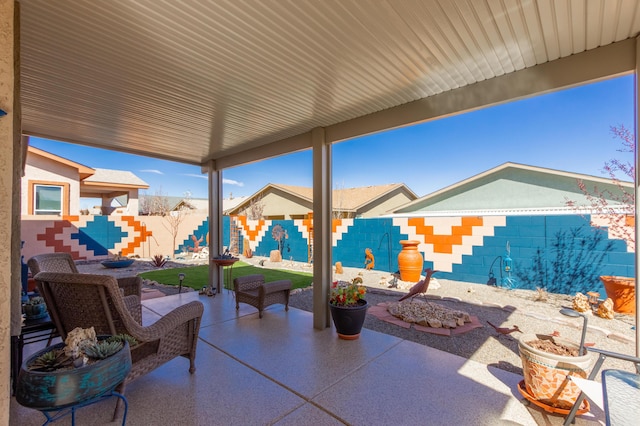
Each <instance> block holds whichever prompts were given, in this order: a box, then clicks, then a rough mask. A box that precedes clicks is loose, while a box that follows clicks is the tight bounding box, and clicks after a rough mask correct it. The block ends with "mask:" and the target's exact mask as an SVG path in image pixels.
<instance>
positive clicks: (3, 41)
mask: <svg viewBox="0 0 640 426" xmlns="http://www.w3.org/2000/svg"><path fill="white" fill-rule="evenodd" d="M18 7H19V5H18V4H17V3H16V2H14V1H12V0H2V1H0V109H2V110H3V111H4V112H6V113H7V115H5V116H3V117H0V152H2V155H0V198H1V199H2V200H3V201H2V203H0V240H2V242H3V244H4V246H5V248H6V250H5V252H4V254H3V255H2V256H0V383H2V386H0V425H8V424H9V401H10V397H11V392H10V385H11V380H10V366H11V364H10V359H11V356H10V349H9V348H10V347H11V345H10V342H11V336H12V335H14V336H17V335H18V334H19V333H20V311H19V309H20V293H19V292H16V289H19V288H20V281H19V280H18V279H17V277H19V276H20V257H19V247H20V227H19V226H20V224H19V220H16V219H17V218H18V217H19V216H18V214H17V213H18V212H19V208H18V207H19V203H20V197H19V196H18V191H17V184H18V180H19V176H20V174H21V172H22V162H21V158H22V154H21V149H22V148H21V143H20V135H21V129H20V104H19V99H20V96H19V87H20V85H19V75H20V73H19V61H18V58H19V45H20V42H19V20H18V19H17V17H18V16H17V11H18Z"/></svg>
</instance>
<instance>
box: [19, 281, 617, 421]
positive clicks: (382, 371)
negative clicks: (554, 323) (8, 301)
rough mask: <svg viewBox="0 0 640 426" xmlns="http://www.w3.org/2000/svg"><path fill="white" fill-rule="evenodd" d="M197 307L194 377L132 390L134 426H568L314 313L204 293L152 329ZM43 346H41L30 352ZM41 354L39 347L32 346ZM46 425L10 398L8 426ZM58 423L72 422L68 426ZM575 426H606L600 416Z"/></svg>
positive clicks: (157, 303) (93, 410) (449, 358)
mask: <svg viewBox="0 0 640 426" xmlns="http://www.w3.org/2000/svg"><path fill="white" fill-rule="evenodd" d="M191 300H201V301H202V302H203V303H204V305H205V311H204V316H203V319H202V326H201V329H200V341H199V343H198V353H197V360H196V361H197V362H196V365H197V371H196V373H195V374H193V375H191V374H189V372H188V368H189V363H188V360H186V359H183V358H178V359H175V360H173V361H171V362H169V363H167V364H165V365H164V366H162V367H160V368H158V369H157V370H155V371H153V372H151V373H150V374H147V375H146V376H143V377H141V378H139V379H137V380H135V381H134V382H133V383H131V384H130V385H129V386H128V387H127V391H126V396H127V399H128V402H129V412H128V417H127V424H128V425H340V424H353V425H392V424H393V425H416V424H433V425H441V424H442V425H500V424H511V425H513V424H518V425H536V424H537V425H561V424H562V422H563V417H562V416H558V415H552V414H548V413H546V412H544V411H543V410H541V409H540V408H538V407H535V406H533V405H530V404H529V403H527V402H526V401H523V399H522V396H521V395H520V393H519V392H518V390H517V384H518V382H519V381H520V380H521V379H522V377H521V376H519V375H515V374H513V373H510V372H507V371H504V370H500V369H497V368H495V367H491V366H487V365H484V364H481V363H478V362H475V361H471V360H467V359H465V358H462V357H459V356H457V355H452V354H449V353H446V352H442V351H439V350H436V349H433V348H430V347H427V346H424V345H420V344H416V343H413V342H409V341H406V340H402V339H399V338H397V337H394V336H389V335H386V334H382V333H378V332H374V331H371V330H367V329H364V330H363V332H362V334H361V337H360V339H358V340H355V341H345V340H340V339H338V337H337V334H336V332H335V330H334V329H333V328H328V329H325V330H315V329H314V328H313V326H312V323H313V321H312V314H311V313H309V312H305V311H301V310H297V309H293V308H292V309H290V310H289V311H288V312H286V311H285V310H284V306H282V305H273V306H270V307H269V308H268V309H267V310H266V311H265V314H264V317H263V318H262V319H260V318H258V313H257V310H256V309H254V308H253V307H251V306H248V305H244V304H241V305H240V311H239V312H236V310H235V301H234V298H233V294H232V293H229V292H227V291H225V292H224V293H223V294H220V295H218V296H216V297H206V296H199V295H198V294H197V293H196V292H190V293H183V294H180V295H175V296H167V297H161V298H157V299H150V300H147V301H145V302H144V306H145V308H144V323H145V324H150V323H152V322H153V321H155V320H156V319H157V318H158V317H159V315H163V314H165V313H167V312H169V311H170V310H171V309H173V308H174V307H176V306H178V305H180V304H183V303H186V302H188V301H191ZM29 346H34V347H29ZM29 346H27V347H26V348H25V356H27V352H26V351H29V352H33V351H35V350H37V349H39V348H38V347H37V345H29ZM114 406H115V399H113V398H111V399H107V400H104V401H101V402H99V403H97V404H94V405H91V406H88V407H83V408H81V409H80V410H78V413H77V415H76V424H77V425H101V424H114V423H110V420H111V415H112V413H113V407H114ZM44 420H45V418H44V416H43V415H42V414H41V413H40V412H38V411H35V410H31V409H28V408H25V407H22V406H20V405H19V404H17V403H16V401H15V398H12V400H11V412H10V424H11V425H21V426H29V425H41V424H42V423H44ZM56 424H60V425H66V424H71V420H70V418H65V419H63V420H61V421H59V422H57V423H56ZM115 424H119V423H115ZM576 424H577V425H595V424H604V414H603V413H602V412H600V411H597V408H595V409H592V412H591V413H588V414H586V415H584V416H582V417H580V418H579V419H578V420H577V422H576Z"/></svg>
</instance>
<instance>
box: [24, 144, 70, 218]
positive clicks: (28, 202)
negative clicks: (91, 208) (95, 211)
mask: <svg viewBox="0 0 640 426" xmlns="http://www.w3.org/2000/svg"><path fill="white" fill-rule="evenodd" d="M33 183H39V184H47V183H51V184H55V185H66V186H67V187H68V189H69V192H68V194H67V193H65V194H64V196H63V198H64V199H63V204H64V205H66V206H67V208H68V210H67V211H65V214H70V215H77V214H79V213H80V183H79V176H78V170H77V169H75V168H73V167H70V166H67V165H65V164H61V163H58V162H56V161H53V160H51V159H48V158H44V157H41V156H39V155H28V156H27V163H26V166H25V176H24V177H23V179H22V181H21V189H22V192H21V200H22V208H21V212H22V215H29V214H33V211H30V207H31V208H33V199H30V197H32V196H33V190H32V186H33Z"/></svg>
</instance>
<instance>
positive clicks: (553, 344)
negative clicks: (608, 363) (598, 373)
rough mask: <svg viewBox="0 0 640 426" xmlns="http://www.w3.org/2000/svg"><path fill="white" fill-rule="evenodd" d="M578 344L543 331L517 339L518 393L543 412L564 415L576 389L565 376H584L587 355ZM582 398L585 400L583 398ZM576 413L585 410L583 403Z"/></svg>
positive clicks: (575, 393)
mask: <svg viewBox="0 0 640 426" xmlns="http://www.w3.org/2000/svg"><path fill="white" fill-rule="evenodd" d="M581 347H582V346H581V345H578V344H575V343H572V342H569V341H567V340H565V339H561V338H559V337H555V336H551V335H544V334H531V333H528V334H523V335H522V336H521V337H520V340H519V342H518V352H519V353H520V358H521V360H522V370H523V374H524V380H523V382H524V383H522V382H521V384H520V386H519V390H520V392H521V393H522V395H523V396H524V397H525V398H527V399H528V400H530V401H532V402H533V403H535V404H536V405H538V406H540V407H542V408H544V409H545V410H546V411H549V412H555V413H560V414H568V413H569V410H570V409H571V407H572V406H573V404H574V403H575V402H576V399H577V398H578V396H579V395H580V388H578V386H577V385H576V384H575V383H574V382H573V381H571V380H569V379H568V378H567V376H576V377H580V378H583V379H586V378H587V375H588V374H589V370H590V369H591V364H592V357H591V354H589V353H586V352H585V351H582V350H581ZM585 401H586V400H585ZM584 404H585V405H584V406H583V407H584V408H582V409H581V410H579V411H578V413H579V414H584V413H585V412H587V411H589V406H588V404H587V403H586V402H585V403H584Z"/></svg>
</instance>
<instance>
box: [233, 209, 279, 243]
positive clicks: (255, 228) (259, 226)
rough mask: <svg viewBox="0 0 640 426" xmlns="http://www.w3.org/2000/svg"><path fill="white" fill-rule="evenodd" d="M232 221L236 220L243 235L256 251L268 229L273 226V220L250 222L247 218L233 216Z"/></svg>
mask: <svg viewBox="0 0 640 426" xmlns="http://www.w3.org/2000/svg"><path fill="white" fill-rule="evenodd" d="M231 220H236V221H237V223H238V224H239V227H240V232H241V233H242V235H243V236H244V237H245V238H246V239H248V240H249V246H250V247H251V249H252V250H255V249H256V247H257V246H258V244H260V241H262V238H263V237H264V235H265V233H266V232H267V229H269V227H270V226H271V223H272V221H271V220H265V219H259V220H249V219H247V217H246V216H232V217H231Z"/></svg>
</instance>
